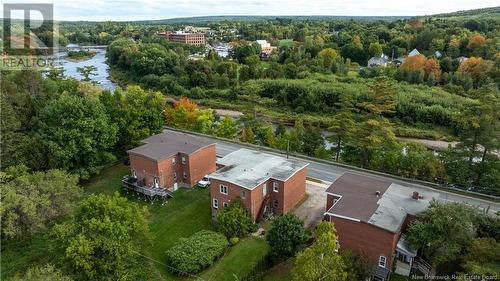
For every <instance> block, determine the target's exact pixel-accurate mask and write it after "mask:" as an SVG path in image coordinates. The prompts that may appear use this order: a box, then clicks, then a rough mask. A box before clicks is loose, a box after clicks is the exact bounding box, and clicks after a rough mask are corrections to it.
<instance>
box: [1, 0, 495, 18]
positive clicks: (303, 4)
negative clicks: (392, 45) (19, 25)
mask: <svg viewBox="0 0 500 281" xmlns="http://www.w3.org/2000/svg"><path fill="white" fill-rule="evenodd" d="M2 2H7V3H52V4H54V17H55V19H56V20H88V21H106V20H113V21H130V20H155V19H168V18H177V17H192V16H216V15H272V16H274V15H276V16H280V15H281V16H283V15H335V16H417V15H430V14H436V13H446V12H454V11H459V10H469V9H478V8H486V7H494V6H498V5H499V3H500V2H499V1H498V0H413V1H404V0H307V1H304V0H176V1H172V0H167V1H165V0H163V1H162V0H106V1H105V0H52V1H50V0H49V1H47V0H45V1H44V0H10V1H9V0H7V1H2ZM0 10H1V12H2V14H3V9H1V8H0ZM12 17H13V18H18V16H16V15H15V14H14V15H13V16H12ZM35 17H36V16H35Z"/></svg>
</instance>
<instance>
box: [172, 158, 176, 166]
mask: <svg viewBox="0 0 500 281" xmlns="http://www.w3.org/2000/svg"><path fill="white" fill-rule="evenodd" d="M172 165H175V157H174V158H172Z"/></svg>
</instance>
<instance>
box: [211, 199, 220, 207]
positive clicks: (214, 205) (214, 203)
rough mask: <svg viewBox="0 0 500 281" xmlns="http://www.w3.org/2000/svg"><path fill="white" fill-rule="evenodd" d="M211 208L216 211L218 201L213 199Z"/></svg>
mask: <svg viewBox="0 0 500 281" xmlns="http://www.w3.org/2000/svg"><path fill="white" fill-rule="evenodd" d="M212 206H213V207H214V208H215V209H218V208H219V200H217V198H213V199H212Z"/></svg>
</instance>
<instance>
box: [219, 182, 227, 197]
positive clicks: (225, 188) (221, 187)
mask: <svg viewBox="0 0 500 281" xmlns="http://www.w3.org/2000/svg"><path fill="white" fill-rule="evenodd" d="M219 191H220V193H222V194H226V195H227V186H225V185H222V184H221V185H219Z"/></svg>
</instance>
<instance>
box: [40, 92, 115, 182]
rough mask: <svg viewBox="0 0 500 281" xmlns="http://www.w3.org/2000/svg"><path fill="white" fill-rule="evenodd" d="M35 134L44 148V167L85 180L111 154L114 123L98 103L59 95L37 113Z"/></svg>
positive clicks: (109, 158)
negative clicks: (70, 173) (76, 175)
mask: <svg viewBox="0 0 500 281" xmlns="http://www.w3.org/2000/svg"><path fill="white" fill-rule="evenodd" d="M35 128H36V135H35V136H36V137H37V139H38V141H39V142H40V143H41V144H43V146H44V148H45V152H46V154H45V158H46V165H47V168H60V169H64V170H67V171H70V172H74V173H77V174H79V175H80V178H82V179H87V178H89V176H90V175H91V174H94V173H96V172H97V171H98V170H99V169H100V167H101V166H102V165H104V164H106V163H109V162H110V161H111V160H113V159H114V158H115V157H114V156H113V154H111V152H110V151H111V149H112V147H113V146H114V145H115V143H116V132H117V128H116V125H115V124H113V123H111V121H110V119H109V117H108V116H107V114H106V112H105V109H104V107H103V106H102V104H101V103H100V102H99V101H97V100H93V99H91V98H86V97H77V96H70V95H65V94H63V95H62V96H61V97H60V98H58V99H56V100H53V101H51V102H50V103H49V104H48V105H47V106H46V107H45V108H44V109H43V110H42V111H41V112H40V115H39V117H38V122H37V124H36V125H35Z"/></svg>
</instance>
